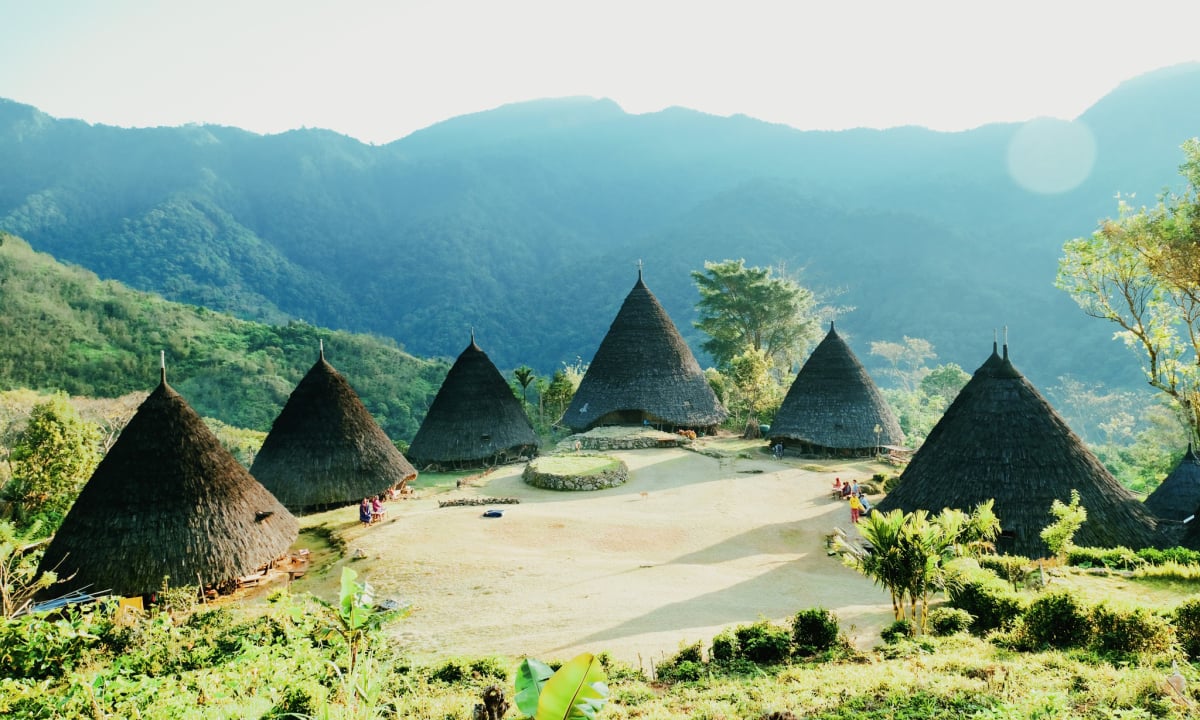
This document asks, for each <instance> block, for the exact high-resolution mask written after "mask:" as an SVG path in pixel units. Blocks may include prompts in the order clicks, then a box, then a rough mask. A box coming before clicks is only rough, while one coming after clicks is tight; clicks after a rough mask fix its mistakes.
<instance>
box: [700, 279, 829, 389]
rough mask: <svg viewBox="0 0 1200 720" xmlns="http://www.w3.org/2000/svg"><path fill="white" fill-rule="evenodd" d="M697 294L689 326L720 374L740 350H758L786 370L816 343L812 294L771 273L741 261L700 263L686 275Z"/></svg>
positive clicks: (814, 299) (813, 298)
mask: <svg viewBox="0 0 1200 720" xmlns="http://www.w3.org/2000/svg"><path fill="white" fill-rule="evenodd" d="M692 279H693V280H694V281H695V283H696V287H697V288H698V289H699V290H700V301H699V302H698V303H696V310H697V311H698V312H699V314H700V319H699V320H698V321H696V323H695V325H696V327H697V328H699V329H700V330H703V331H704V332H705V333H706V334H707V335H708V337H709V339H708V340H706V341H704V342H703V343H702V344H701V347H702V348H703V349H704V351H705V352H707V353H708V354H709V355H711V356H712V357H713V360H715V361H716V363H717V367H719V368H722V369H724V368H725V367H727V366H728V364H729V363H730V362H731V361H732V360H733V358H734V357H736V356H738V355H740V354H741V353H743V352H744V351H745V350H746V348H751V349H753V350H762V351H763V352H765V353H766V356H767V357H769V358H770V359H771V360H772V362H773V363H774V364H775V366H776V367H780V368H789V369H790V368H791V367H792V364H793V363H794V362H796V361H798V360H799V359H800V358H801V357H802V356H803V354H804V351H805V350H806V349H807V347H808V345H809V344H810V343H811V342H812V340H813V339H814V338H815V337H816V335H817V332H818V330H819V328H818V327H817V318H816V316H815V314H814V311H815V306H816V298H815V297H814V295H813V293H812V291H810V290H808V289H807V288H805V287H803V286H802V285H800V283H798V282H796V281H795V280H793V279H791V278H788V277H772V270H771V268H760V267H750V268H748V267H746V261H745V260H724V261H722V262H719V263H718V262H711V261H705V263H704V271H703V272H701V271H699V270H694V271H692Z"/></svg>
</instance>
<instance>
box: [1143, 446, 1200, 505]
mask: <svg viewBox="0 0 1200 720" xmlns="http://www.w3.org/2000/svg"><path fill="white" fill-rule="evenodd" d="M1197 508H1200V457H1196V453H1195V452H1193V451H1192V444H1191V443H1188V447H1187V452H1186V453H1184V454H1183V459H1182V460H1180V461H1179V464H1178V465H1176V466H1175V469H1174V470H1172V471H1171V474H1170V475H1168V476H1167V477H1166V479H1165V480H1163V481H1162V484H1161V485H1159V486H1158V487H1157V488H1156V489H1155V490H1154V492H1152V493H1150V496H1149V497H1147V498H1146V509H1147V510H1149V511H1150V512H1151V513H1153V514H1154V516H1155V517H1157V518H1159V519H1160V520H1175V521H1182V520H1183V519H1184V518H1186V517H1189V516H1191V515H1195V514H1196V509H1197Z"/></svg>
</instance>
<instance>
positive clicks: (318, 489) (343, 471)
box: [250, 348, 417, 512]
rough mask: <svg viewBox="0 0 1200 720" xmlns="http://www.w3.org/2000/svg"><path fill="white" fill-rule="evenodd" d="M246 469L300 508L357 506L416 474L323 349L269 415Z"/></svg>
mask: <svg viewBox="0 0 1200 720" xmlns="http://www.w3.org/2000/svg"><path fill="white" fill-rule="evenodd" d="M250 474H251V475H253V476H254V477H255V478H256V479H257V480H258V481H259V482H261V483H262V484H263V486H264V487H266V488H267V489H268V490H270V491H271V492H272V493H274V494H275V497H277V498H279V501H280V502H281V503H283V504H284V505H286V506H287V507H288V508H289V509H290V510H292V511H295V512H299V511H302V510H318V509H322V508H329V507H338V506H341V505H348V504H350V503H356V502H358V501H360V500H362V499H363V498H364V497H368V496H371V495H378V494H380V493H383V492H384V491H386V490H388V489H389V488H392V487H396V486H398V485H400V484H402V483H403V482H405V481H406V480H411V479H413V478H415V477H416V476H417V471H416V469H414V468H413V466H412V465H411V464H409V462H408V460H406V459H405V458H404V455H402V454H401V453H400V451H399V450H397V449H396V446H395V445H394V444H392V441H391V440H389V439H388V437H387V435H385V434H384V432H383V430H382V429H381V428H380V427H379V424H378V423H377V422H375V418H373V417H371V413H369V412H367V409H366V408H365V407H363V404H362V401H361V400H359V398H358V394H357V393H355V392H354V388H352V387H350V383H348V382H346V379H345V378H344V377H342V375H341V374H340V373H339V372H338V371H337V370H334V369H333V366H332V365H330V364H329V363H328V362H326V361H325V352H324V348H322V350H321V353H320V356H319V357H318V358H317V363H316V364H315V365H313V366H312V369H311V370H309V371H308V374H307V375H305V376H304V378H303V379H301V380H300V384H299V385H297V386H296V389H295V390H293V391H292V395H291V397H289V398H288V401H287V403H286V404H285V405H284V406H283V410H282V411H280V413H279V417H277V418H275V423H274V424H273V425H272V426H271V432H270V433H269V434H268V435H267V439H266V440H265V441H263V446H262V449H261V450H260V451H259V453H258V456H257V457H256V458H255V459H254V464H253V465H252V466H251V467H250Z"/></svg>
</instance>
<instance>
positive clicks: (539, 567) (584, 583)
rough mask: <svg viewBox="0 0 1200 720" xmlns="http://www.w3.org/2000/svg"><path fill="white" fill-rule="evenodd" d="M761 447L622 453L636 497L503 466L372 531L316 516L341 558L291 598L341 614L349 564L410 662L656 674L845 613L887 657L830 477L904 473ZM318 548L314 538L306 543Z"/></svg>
mask: <svg viewBox="0 0 1200 720" xmlns="http://www.w3.org/2000/svg"><path fill="white" fill-rule="evenodd" d="M761 447H762V443H761V441H760V442H756V443H753V444H748V443H745V442H739V441H736V440H732V439H724V440H722V439H710V440H708V441H700V442H699V443H697V445H696V446H695V447H694V448H693V449H683V448H665V449H649V450H632V451H618V452H612V453H609V454H612V455H614V456H616V457H619V458H620V459H622V460H624V461H625V463H626V464H627V465H628V466H629V470H630V479H629V482H628V483H626V484H625V485H623V486H620V487H617V488H611V489H607V490H601V491H595V492H554V491H549V490H540V489H538V488H534V487H531V486H528V485H526V484H525V483H524V482H523V481H522V480H521V471H522V469H523V467H524V466H523V464H516V465H510V466H504V467H501V468H498V469H496V470H495V471H493V472H491V473H488V474H486V475H484V476H482V477H478V478H473V479H472V478H468V479H467V481H466V482H464V483H463V486H462V487H455V486H454V485H453V481H452V484H451V486H450V488H449V489H448V490H446V491H444V492H436V489H424V490H421V491H419V492H418V494H417V496H416V497H415V498H412V499H405V500H401V501H393V502H390V503H388V516H387V519H386V520H384V521H382V522H381V523H378V524H375V525H372V526H370V527H363V526H361V525H360V524H359V523H358V520H357V508H356V507H347V508H342V509H339V510H334V511H330V512H327V513H321V514H318V515H310V516H307V517H305V518H302V520H301V522H302V527H305V528H311V527H314V526H319V525H324V526H325V527H326V528H327V529H328V530H331V531H333V533H335V534H336V535H337V536H339V537H340V538H341V539H343V540H344V541H345V543H346V549H345V552H344V555H343V556H342V557H341V558H334V559H332V561H331V562H325V563H322V562H320V561H319V559H318V561H317V562H316V563H315V566H314V568H313V571H312V572H310V573H308V575H306V576H305V577H304V578H301V579H300V580H297V581H296V582H295V583H294V585H293V588H292V590H293V592H304V591H311V592H313V593H314V594H316V595H318V596H319V597H322V598H325V599H329V600H334V601H336V598H337V587H338V582H339V578H340V574H341V566H342V565H344V564H349V565H350V567H352V568H354V569H355V570H356V571H357V572H358V574H359V576H360V578H363V579H365V580H367V581H368V582H370V583H371V585H372V586H373V587H374V588H375V590H376V593H377V596H378V598H379V599H381V600H382V599H395V600H397V601H400V602H402V603H409V604H411V612H410V614H409V615H408V616H407V617H406V618H405V619H404V620H401V621H400V622H398V623H396V624H395V625H393V626H391V628H392V633H393V635H394V637H395V640H396V642H398V643H400V644H401V645H402V647H403V648H404V649H405V650H406V651H408V652H409V653H410V654H411V655H412V656H413V657H414V658H416V659H437V658H445V657H449V656H459V655H465V656H478V655H505V656H513V657H519V656H524V655H530V656H534V657H540V658H543V659H553V658H560V659H565V658H569V657H572V656H573V655H574V654H576V653H578V652H583V651H591V652H600V651H608V652H609V653H611V654H612V656H613V657H615V658H617V659H620V660H625V661H627V662H630V663H632V664H634V665H635V666H637V665H642V666H643V667H646V668H647V669H649V666H650V665H651V664H653V663H655V662H656V661H657V660H659V659H661V658H662V657H663V656H664V655H670V654H672V653H674V652H675V651H676V650H678V649H679V647H680V644H681V643H683V642H694V641H697V640H702V641H704V643H705V645H706V646H707V644H708V642H709V641H710V640H711V638H712V637H713V636H714V635H716V634H717V633H719V632H720V631H721V630H722V629H723V628H726V627H729V626H732V625H737V624H743V623H750V622H754V621H755V620H758V619H760V618H764V617H765V618H768V619H770V620H773V621H777V622H780V623H786V622H787V621H788V620H789V618H790V617H791V616H792V615H794V614H795V613H796V611H798V610H801V609H804V608H811V607H823V608H827V609H830V610H833V611H834V612H835V613H836V614H837V616H838V618H839V620H840V621H841V626H842V629H843V631H844V632H845V633H846V634H847V636H848V637H849V638H850V640H851V641H852V642H854V643H855V644H856V645H858V646H860V647H868V646H871V645H874V644H876V643H877V642H878V639H879V631H880V629H881V628H882V627H884V626H885V625H887V624H888V623H890V622H891V621H892V619H893V617H892V610H891V601H890V599H889V597H888V595H887V593H886V592H885V591H884V590H883V589H882V588H880V587H877V586H875V585H874V584H872V582H871V581H870V580H868V579H866V578H864V577H862V576H861V575H859V574H858V573H857V572H856V571H854V570H853V569H850V568H847V567H845V566H844V565H843V564H842V563H841V561H840V559H839V558H838V557H837V556H832V557H831V556H829V555H828V554H827V550H826V536H827V534H828V533H830V532H831V531H832V530H833V528H834V527H835V526H838V527H842V528H844V529H846V530H848V531H850V532H851V533H852V534H853V528H852V526H851V525H850V524H849V510H848V508H847V506H846V504H845V503H844V502H840V501H837V500H834V499H832V498H831V497H830V487H831V483H832V482H833V479H834V477H835V476H841V477H842V479H843V480H847V479H849V478H852V477H853V478H858V479H860V480H861V479H867V478H869V477H870V476H871V474H872V473H874V472H878V471H881V470H884V471H890V472H895V469H894V468H887V467H886V466H877V465H874V464H871V463H865V462H859V463H850V462H835V461H813V460H799V459H796V458H785V459H784V460H782V461H777V460H775V459H773V458H772V457H771V456H770V455H769V454H767V453H765V452H762V451H761V450H760V448H761ZM697 450H702V451H705V452H707V453H710V454H701V453H700V452H697ZM711 455H720V456H721V457H712V456H711ZM471 497H498V498H499V497H512V498H517V499H519V500H520V503H519V504H514V505H495V506H494V507H495V508H498V509H503V510H504V512H503V515H502V517H499V518H485V517H482V512H483V511H484V510H485V509H487V507H488V506H483V507H479V506H475V507H472V506H465V507H439V506H438V502H439V501H446V500H451V499H456V498H471ZM311 539H312V536H311V535H310V534H309V533H307V532H306V533H303V534H302V535H301V539H300V546H302V547H303V546H304V545H305V543H306V541H308V540H311Z"/></svg>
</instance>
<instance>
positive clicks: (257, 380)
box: [0, 233, 447, 441]
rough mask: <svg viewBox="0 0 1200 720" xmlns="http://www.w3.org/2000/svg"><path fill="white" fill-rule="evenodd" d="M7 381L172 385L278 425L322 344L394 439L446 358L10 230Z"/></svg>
mask: <svg viewBox="0 0 1200 720" xmlns="http://www.w3.org/2000/svg"><path fill="white" fill-rule="evenodd" d="M0 308H2V309H3V311H2V312H0V388H3V389H8V388H14V387H29V388H34V389H55V390H64V391H66V392H68V393H70V394H73V395H87V396H105V397H116V396H118V395H122V394H124V393H128V392H135V391H147V392H149V391H150V390H152V389H153V388H154V386H155V385H157V384H158V367H159V352H160V351H165V352H166V359H167V374H168V381H169V382H170V383H171V384H172V385H173V386H174V387H175V388H176V389H177V390H179V392H180V393H181V394H182V395H183V396H184V397H185V398H186V399H187V400H188V402H189V403H191V405H192V406H193V407H194V408H195V409H196V410H197V412H199V413H200V414H202V415H205V416H208V417H214V418H217V419H219V420H222V421H224V422H226V423H229V424H232V425H236V426H239V427H247V428H254V429H258V430H269V429H270V426H271V422H272V421H273V420H274V419H275V416H276V415H277V414H278V413H279V411H280V410H281V409H282V408H283V404H284V403H285V402H286V401H287V398H288V395H289V394H291V392H292V390H293V389H294V388H295V386H296V383H298V382H299V381H300V378H301V377H302V376H303V375H304V373H305V372H307V371H308V369H309V368H310V367H312V364H313V363H314V362H315V361H316V359H317V353H318V348H319V343H320V341H322V340H323V341H324V343H325V353H326V357H327V358H328V359H329V361H330V362H331V363H332V364H333V365H334V366H335V367H336V368H338V370H339V371H341V372H342V374H343V375H345V376H346V378H347V380H349V381H350V384H351V385H352V386H354V388H355V389H356V390H357V391H358V392H359V394H360V395H361V396H362V399H363V402H364V403H365V404H366V406H367V408H368V409H369V410H370V411H371V413H372V414H373V415H374V416H375V418H376V419H377V420H379V422H380V424H381V425H382V426H383V428H384V430H385V431H387V433H388V435H389V436H390V437H392V438H393V439H403V440H406V441H407V440H411V439H412V436H413V435H414V434H415V433H416V430H417V427H418V426H419V425H420V422H421V419H422V418H423V417H424V416H425V411H426V409H427V408H428V406H429V403H430V402H431V401H432V400H433V395H434V394H435V393H436V392H437V389H438V387H439V386H440V385H441V381H442V378H443V377H444V376H445V373H446V370H447V366H446V365H445V364H444V363H440V362H431V361H426V360H418V359H416V358H414V357H412V356H411V355H409V354H408V353H405V352H403V351H401V350H400V349H398V348H397V347H396V345H395V343H394V342H392V341H391V340H386V339H382V338H378V337H370V336H365V335H352V334H350V333H347V332H343V331H331V330H325V329H322V328H318V327H315V326H313V325H310V324H308V323H304V322H299V321H292V322H288V323H286V324H284V325H278V326H274V325H266V324H262V323H257V322H249V321H244V320H237V319H235V318H232V317H230V316H228V315H223V314H219V313H215V312H212V311H210V310H207V309H205V308H201V307H197V306H191V305H181V304H178V303H172V302H167V301H165V300H163V299H162V298H160V297H157V296H155V295H151V294H148V293H144V292H136V291H132V290H129V289H128V288H125V287H123V286H122V285H121V284H119V283H117V282H114V281H101V280H99V279H98V278H97V277H96V275H95V274H93V273H92V272H90V271H87V270H84V269H82V268H78V267H69V266H64V265H62V264H60V263H58V262H56V261H55V260H54V259H53V258H51V257H50V256H48V255H45V254H42V253H35V252H34V251H32V250H31V249H30V247H29V245H28V244H27V243H25V242H24V241H23V240H21V239H19V238H16V237H13V236H12V235H6V234H4V233H0Z"/></svg>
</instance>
